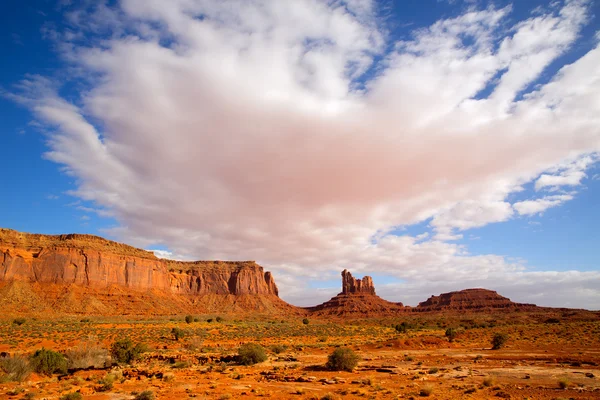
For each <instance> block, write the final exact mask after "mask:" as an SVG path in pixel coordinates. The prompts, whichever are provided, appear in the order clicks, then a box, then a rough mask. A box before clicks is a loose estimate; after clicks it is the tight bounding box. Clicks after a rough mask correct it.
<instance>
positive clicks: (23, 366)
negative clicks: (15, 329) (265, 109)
mask: <svg viewBox="0 0 600 400" xmlns="http://www.w3.org/2000/svg"><path fill="white" fill-rule="evenodd" d="M0 370H1V371H2V372H4V374H5V375H4V376H3V377H2V378H0V379H1V380H7V381H17V382H21V381H24V380H25V379H27V377H28V376H29V374H30V373H31V367H30V366H29V361H28V360H27V359H26V358H25V357H21V356H18V355H15V356H14V357H2V358H0Z"/></svg>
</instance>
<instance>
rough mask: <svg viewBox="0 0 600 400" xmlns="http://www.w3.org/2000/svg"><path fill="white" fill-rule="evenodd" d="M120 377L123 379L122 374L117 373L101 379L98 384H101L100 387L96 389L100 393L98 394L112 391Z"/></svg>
mask: <svg viewBox="0 0 600 400" xmlns="http://www.w3.org/2000/svg"><path fill="white" fill-rule="evenodd" d="M119 377H121V378H122V377H123V375H122V374H117V373H111V374H106V375H105V376H104V378H102V379H100V380H99V381H98V383H99V384H100V386H97V387H96V391H98V392H108V391H110V390H112V388H113V385H114V383H115V381H116V380H117V379H119Z"/></svg>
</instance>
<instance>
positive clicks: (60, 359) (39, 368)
mask: <svg viewBox="0 0 600 400" xmlns="http://www.w3.org/2000/svg"><path fill="white" fill-rule="evenodd" d="M30 365H31V368H33V370H34V371H35V372H37V373H38V374H44V375H52V374H53V373H55V372H58V373H63V374H64V373H66V372H67V359H66V358H65V356H63V355H62V354H60V353H58V352H56V351H52V350H46V349H44V348H41V349H39V350H36V352H35V353H34V354H33V356H31V359H30Z"/></svg>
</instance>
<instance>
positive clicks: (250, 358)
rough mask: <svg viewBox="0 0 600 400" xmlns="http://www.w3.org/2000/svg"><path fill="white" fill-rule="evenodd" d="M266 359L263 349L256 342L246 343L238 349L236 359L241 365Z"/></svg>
mask: <svg viewBox="0 0 600 400" xmlns="http://www.w3.org/2000/svg"><path fill="white" fill-rule="evenodd" d="M266 360H267V353H265V349H264V348H263V347H262V346H261V345H260V344H256V343H246V344H243V345H241V346H240V348H239V349H238V361H239V363H240V364H243V365H253V364H258V363H261V362H263V361H266Z"/></svg>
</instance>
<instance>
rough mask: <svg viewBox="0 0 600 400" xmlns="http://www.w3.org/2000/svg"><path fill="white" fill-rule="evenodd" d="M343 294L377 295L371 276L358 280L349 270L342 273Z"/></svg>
mask: <svg viewBox="0 0 600 400" xmlns="http://www.w3.org/2000/svg"><path fill="white" fill-rule="evenodd" d="M342 293H344V294H349V293H364V294H373V295H374V294H375V286H373V279H371V277H370V276H365V277H364V278H362V279H356V278H354V277H353V276H352V274H351V273H350V272H349V271H348V270H347V269H345V270H343V271H342Z"/></svg>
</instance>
